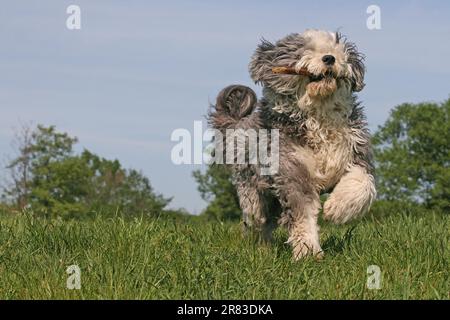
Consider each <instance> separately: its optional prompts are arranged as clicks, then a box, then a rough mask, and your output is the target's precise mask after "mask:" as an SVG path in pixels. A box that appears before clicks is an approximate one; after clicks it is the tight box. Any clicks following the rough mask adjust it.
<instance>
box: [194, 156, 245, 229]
mask: <svg viewBox="0 0 450 320" xmlns="http://www.w3.org/2000/svg"><path fill="white" fill-rule="evenodd" d="M193 176H194V178H195V180H196V181H197V183H198V187H197V188H198V191H199V192H200V195H201V197H202V199H203V200H205V201H207V202H208V206H207V208H206V209H205V210H204V212H203V214H204V215H206V216H207V217H208V218H209V219H217V220H238V219H240V217H241V209H240V207H239V198H238V195H237V193H236V188H235V187H234V185H233V183H232V175H231V171H230V169H229V168H228V167H227V166H225V165H217V164H212V165H210V166H209V167H208V169H207V170H206V172H205V173H204V174H202V173H201V172H200V171H199V170H197V171H194V172H193Z"/></svg>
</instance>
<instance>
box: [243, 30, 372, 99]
mask: <svg viewBox="0 0 450 320" xmlns="http://www.w3.org/2000/svg"><path fill="white" fill-rule="evenodd" d="M273 67H291V68H294V69H295V70H300V69H306V70H307V71H308V72H309V73H310V74H311V76H301V75H285V74H275V73H274V72H273V71H272V68H273ZM364 72H365V68H364V64H363V55H362V54H360V53H359V52H358V51H357V49H356V46H355V45H354V44H353V43H351V42H348V41H346V39H345V38H343V37H342V36H341V35H340V34H339V33H334V32H326V31H319V30H307V31H305V32H304V33H302V34H291V35H289V36H287V37H285V38H283V39H281V40H279V41H278V42H277V43H276V44H272V43H270V42H268V41H265V40H263V41H262V43H261V44H260V45H259V46H258V48H257V50H256V52H255V54H254V55H253V57H252V61H251V63H250V73H251V76H252V78H253V80H254V81H255V82H257V83H261V84H262V85H263V86H265V87H268V88H271V89H272V90H274V91H275V92H277V93H280V94H296V95H299V96H304V95H305V94H306V95H308V96H309V98H311V99H315V98H326V97H328V96H330V95H332V94H333V93H334V92H336V91H337V90H340V91H343V92H346V93H348V94H352V92H356V91H360V90H362V88H363V87H364V82H363V81H364Z"/></svg>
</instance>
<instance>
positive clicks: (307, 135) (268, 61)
mask: <svg viewBox="0 0 450 320" xmlns="http://www.w3.org/2000/svg"><path fill="white" fill-rule="evenodd" d="M324 55H332V56H334V58H335V63H334V64H333V65H331V66H329V65H326V64H325V62H323V61H322V58H323V57H324ZM280 66H281V67H284V66H287V67H293V68H295V69H296V70H299V69H301V68H306V69H307V70H308V71H309V72H310V73H311V74H313V75H315V77H314V78H313V77H307V76H299V75H280V74H275V73H273V72H272V68H273V67H280ZM249 69H250V74H251V77H252V79H253V80H254V81H255V82H256V83H259V84H262V86H263V98H262V99H261V100H260V101H258V102H257V101H256V95H255V93H254V92H253V91H252V90H251V89H250V88H248V87H244V86H239V85H235V86H230V87H227V88H225V89H224V90H222V92H221V93H220V94H219V96H218V98H217V104H216V105H215V106H214V107H213V109H212V110H211V112H210V114H209V122H210V124H211V125H212V127H213V128H216V129H218V130H222V131H225V130H226V129H229V128H233V129H237V128H242V129H261V128H262V129H279V134H280V143H279V171H278V173H276V174H275V175H272V176H264V175H261V172H260V167H259V166H258V165H250V164H247V165H233V170H234V178H235V183H236V188H237V191H238V194H239V198H240V205H241V208H242V211H243V213H244V224H245V225H246V226H248V227H249V228H252V229H255V230H257V231H259V232H261V233H262V235H263V236H264V238H265V239H270V236H271V233H272V230H273V229H274V228H275V227H276V225H277V223H276V222H277V220H278V222H279V223H280V224H282V225H286V226H287V227H288V230H289V240H288V242H289V243H290V244H291V245H292V247H293V252H294V258H295V259H299V258H301V257H303V256H305V255H307V254H314V255H318V256H321V255H322V254H323V252H322V249H321V247H320V243H319V233H318V232H319V227H318V225H317V216H318V213H319V210H320V206H321V204H320V199H319V196H320V194H321V193H331V194H330V196H329V197H328V199H327V201H326V202H325V204H324V207H323V213H324V218H325V219H328V220H331V221H333V222H335V223H345V222H347V221H349V220H350V219H352V218H356V217H359V216H361V215H362V214H363V213H364V212H366V211H367V210H368V209H369V207H370V205H371V203H372V201H373V200H374V198H375V196H376V191H375V185H374V178H373V166H372V161H371V147H370V138H369V132H368V130H367V128H366V121H365V116H364V115H363V110H362V107H361V106H360V105H359V103H358V102H357V101H356V96H355V94H354V93H355V92H358V91H360V90H362V88H363V87H364V83H363V80H364V79H363V78H364V73H365V67H364V64H363V56H362V55H361V54H360V53H359V52H358V51H357V48H356V46H355V45H354V44H353V43H351V42H349V41H347V40H346V39H345V38H344V37H343V36H341V35H340V34H339V33H332V32H326V31H319V30H307V31H305V32H304V33H302V34H291V35H288V36H287V37H285V38H283V39H281V40H279V41H278V42H276V43H275V44H272V43H270V42H268V41H266V40H263V41H262V43H261V44H260V45H259V46H258V48H257V49H256V52H255V53H254V55H253V57H252V60H251V62H250V67H249Z"/></svg>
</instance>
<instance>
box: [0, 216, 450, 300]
mask: <svg viewBox="0 0 450 320" xmlns="http://www.w3.org/2000/svg"><path fill="white" fill-rule="evenodd" d="M449 217H450V216H449V215H442V214H435V213H427V212H422V213H421V212H409V211H408V210H404V211H403V212H399V213H395V214H390V215H385V216H369V217H367V218H366V219H364V220H363V221H361V222H360V223H358V224H353V225H349V226H334V225H328V224H323V223H321V224H322V234H321V242H322V244H323V248H324V250H325V258H324V259H323V260H322V261H316V260H314V259H306V260H304V261H301V262H293V261H292V260H291V251H290V248H289V247H288V246H287V245H285V244H284V242H285V241H286V234H285V232H283V231H278V232H277V233H276V237H275V241H274V244H273V245H271V246H261V245H258V244H256V243H255V241H253V240H252V239H250V238H246V237H244V236H242V235H241V228H240V226H239V225H238V224H233V223H219V222H217V223H204V222H202V223H201V222H195V221H194V222H188V223H185V222H174V221H173V220H164V219H153V220H151V219H148V218H147V219H145V218H136V219H129V220H124V219H121V218H100V217H99V218H95V219H93V220H87V221H76V220H71V221H63V220H55V219H54V220H45V219H40V218H36V217H34V216H33V215H30V214H26V215H25V214H24V215H17V216H7V215H2V216H0V298H1V299H449V291H450V285H449V283H450V281H449V280H450V277H449V260H450V256H449V238H450V236H449V234H450V232H449V231H450V229H449ZM73 264H76V265H78V266H79V267H80V269H81V290H68V289H67V288H66V280H67V277H68V274H67V273H66V269H67V267H68V266H70V265H73ZM370 265H377V266H379V267H380V269H381V272H382V282H381V286H382V287H381V289H379V290H369V289H367V287H366V283H367V276H368V275H367V267H368V266H370Z"/></svg>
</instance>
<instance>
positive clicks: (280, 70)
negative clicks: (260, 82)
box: [272, 67, 312, 77]
mask: <svg viewBox="0 0 450 320" xmlns="http://www.w3.org/2000/svg"><path fill="white" fill-rule="evenodd" d="M272 72H273V73H276V74H295V75H300V76H307V77H310V76H312V74H311V73H310V72H309V71H308V70H307V69H305V68H301V69H300V70H298V71H296V70H295V69H294V68H292V67H273V68H272Z"/></svg>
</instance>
